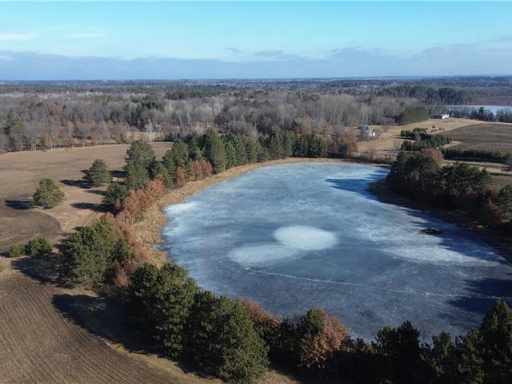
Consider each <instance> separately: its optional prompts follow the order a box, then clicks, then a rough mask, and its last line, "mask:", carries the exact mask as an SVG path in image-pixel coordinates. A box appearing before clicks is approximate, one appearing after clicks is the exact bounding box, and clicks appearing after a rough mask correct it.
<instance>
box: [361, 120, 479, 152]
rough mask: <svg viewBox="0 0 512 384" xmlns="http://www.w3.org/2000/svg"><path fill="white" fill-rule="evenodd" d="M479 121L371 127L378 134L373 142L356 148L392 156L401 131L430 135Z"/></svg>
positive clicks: (396, 148) (367, 142)
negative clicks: (429, 133) (413, 131)
mask: <svg viewBox="0 0 512 384" xmlns="http://www.w3.org/2000/svg"><path fill="white" fill-rule="evenodd" d="M479 124H480V122H479V121H475V120H469V119H455V118H453V119H447V120H439V119H429V120H425V121H420V122H417V123H411V124H405V125H394V126H377V125H375V126H372V127H373V128H374V129H375V130H376V131H377V132H379V133H380V135H379V137H378V138H377V139H375V140H367V141H359V142H358V143H357V147H358V150H359V152H360V153H362V154H368V153H373V154H374V155H376V156H381V157H385V156H393V155H395V154H396V153H397V152H398V150H399V149H400V145H401V144H402V142H403V140H402V139H401V138H400V131H401V130H413V129H414V128H425V129H427V130H428V131H429V132H431V133H435V134H437V133H444V132H447V131H452V130H454V129H457V128H460V127H465V126H467V125H475V126H477V125H479Z"/></svg>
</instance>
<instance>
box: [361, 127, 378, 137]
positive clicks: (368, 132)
mask: <svg viewBox="0 0 512 384" xmlns="http://www.w3.org/2000/svg"><path fill="white" fill-rule="evenodd" d="M359 132H360V135H361V138H362V139H363V140H368V139H373V138H375V137H377V132H375V130H374V129H373V128H372V127H369V126H368V124H361V125H360V126H359Z"/></svg>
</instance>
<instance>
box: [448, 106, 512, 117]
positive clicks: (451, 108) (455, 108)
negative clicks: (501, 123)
mask: <svg viewBox="0 0 512 384" xmlns="http://www.w3.org/2000/svg"><path fill="white" fill-rule="evenodd" d="M482 107H483V108H484V109H485V110H486V111H489V112H492V113H493V114H494V115H496V113H497V112H498V111H499V110H502V109H503V110H507V111H512V107H511V106H509V105H449V106H448V110H449V111H464V110H475V111H478V110H479V109H480V108H482Z"/></svg>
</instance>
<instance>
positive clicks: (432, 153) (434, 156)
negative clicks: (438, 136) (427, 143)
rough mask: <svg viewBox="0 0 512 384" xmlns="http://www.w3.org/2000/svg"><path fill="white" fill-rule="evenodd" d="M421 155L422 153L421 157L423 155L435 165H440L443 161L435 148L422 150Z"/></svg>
mask: <svg viewBox="0 0 512 384" xmlns="http://www.w3.org/2000/svg"><path fill="white" fill-rule="evenodd" d="M421 153H423V155H425V156H426V157H430V158H431V159H432V160H434V161H435V162H436V163H437V164H441V163H442V161H443V160H444V156H443V153H442V152H441V151H440V150H439V149H436V148H423V149H422V150H421Z"/></svg>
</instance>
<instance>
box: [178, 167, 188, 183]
mask: <svg viewBox="0 0 512 384" xmlns="http://www.w3.org/2000/svg"><path fill="white" fill-rule="evenodd" d="M186 182H187V178H186V174H185V170H184V169H183V168H182V167H177V168H176V180H175V185H176V187H177V188H181V187H183V186H184V185H185V183H186Z"/></svg>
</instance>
